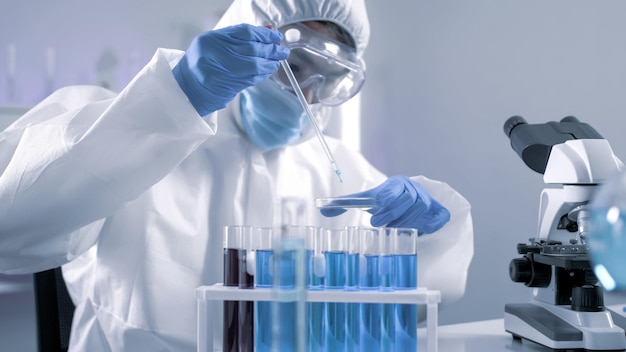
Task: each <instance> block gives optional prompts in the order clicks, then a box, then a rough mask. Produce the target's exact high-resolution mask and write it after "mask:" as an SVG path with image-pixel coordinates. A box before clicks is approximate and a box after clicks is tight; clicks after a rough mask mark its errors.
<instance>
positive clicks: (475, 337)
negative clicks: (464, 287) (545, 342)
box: [418, 304, 626, 352]
mask: <svg viewBox="0 0 626 352" xmlns="http://www.w3.org/2000/svg"><path fill="white" fill-rule="evenodd" d="M624 306H625V305H624V304H620V305H610V306H608V308H610V309H611V310H613V311H614V312H617V313H618V314H620V315H621V316H623V317H626V313H624V311H623V307H624ZM437 333H438V347H439V352H485V351H489V352H491V351H498V352H500V351H516V352H520V351H524V352H530V351H532V352H554V351H555V350H553V349H550V348H547V347H544V346H541V345H539V344H536V343H533V342H531V341H528V340H520V339H514V338H513V337H512V336H511V334H510V333H508V332H506V331H505V330H504V319H493V320H483V321H476V322H469V323H461V324H451V325H440V326H439V327H438V329H437ZM425 334H426V330H425V329H421V328H420V329H419V330H418V350H420V351H426V345H423V343H424V341H423V340H424V339H423V338H422V335H424V336H425Z"/></svg>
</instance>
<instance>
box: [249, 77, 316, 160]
mask: <svg viewBox="0 0 626 352" xmlns="http://www.w3.org/2000/svg"><path fill="white" fill-rule="evenodd" d="M310 108H311V111H312V112H313V114H314V116H315V117H316V118H317V119H318V124H320V127H321V126H324V125H325V122H326V121H323V122H322V121H320V120H326V119H320V116H321V115H327V114H323V113H322V112H323V111H326V109H323V108H322V105H321V104H313V105H310ZM240 109H241V120H242V125H243V127H244V129H245V131H246V134H247V135H248V138H250V140H251V141H252V142H253V143H254V144H256V145H257V146H259V147H261V148H263V149H274V148H278V147H282V146H285V145H288V144H293V143H296V142H299V141H302V140H306V139H308V138H310V137H311V136H313V135H314V132H315V131H313V129H314V127H313V126H311V124H310V123H309V120H308V117H307V115H306V113H305V112H304V109H303V108H302V106H301V105H300V102H299V101H298V98H297V97H296V96H295V95H294V94H293V93H291V92H289V91H286V90H284V89H282V88H280V87H279V86H278V85H277V84H276V83H275V82H273V81H271V80H265V81H263V82H260V83H258V84H256V85H254V86H252V87H249V88H246V89H244V90H243V91H242V92H241V99H240Z"/></svg>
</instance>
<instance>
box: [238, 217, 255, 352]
mask: <svg viewBox="0 0 626 352" xmlns="http://www.w3.org/2000/svg"><path fill="white" fill-rule="evenodd" d="M252 241H253V237H252V228H251V227H247V228H243V229H242V233H241V248H240V249H239V288H240V289H252V288H254V271H255V264H256V261H255V251H254V247H253V243H252ZM238 324H239V335H238V336H237V337H238V341H239V352H253V351H254V301H239V320H238Z"/></svg>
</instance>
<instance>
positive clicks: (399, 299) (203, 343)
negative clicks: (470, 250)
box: [195, 283, 441, 352]
mask: <svg viewBox="0 0 626 352" xmlns="http://www.w3.org/2000/svg"><path fill="white" fill-rule="evenodd" d="M195 295H196V300H197V303H198V304H197V307H198V324H197V328H198V331H197V351H198V352H212V351H213V325H212V324H213V321H214V319H211V318H209V317H213V316H214V315H213V310H214V306H215V303H217V302H216V301H277V300H278V299H277V297H276V291H275V290H273V289H272V288H254V289H240V288H238V287H229V286H224V285H223V284H221V283H218V284H214V285H209V286H200V287H198V288H196V291H195ZM306 301H307V302H333V303H334V302H337V303H340V302H345V303H389V304H419V305H426V350H427V352H437V348H438V346H437V325H438V316H437V314H438V313H437V310H438V305H439V303H440V302H441V293H440V292H439V291H436V290H428V289H426V288H424V287H418V288H416V289H412V290H397V291H374V290H372V291H365V290H362V291H338V290H333V291H323V290H322V291H316V290H306ZM218 320H219V321H221V319H218Z"/></svg>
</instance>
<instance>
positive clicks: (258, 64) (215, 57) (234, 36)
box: [172, 24, 289, 116]
mask: <svg viewBox="0 0 626 352" xmlns="http://www.w3.org/2000/svg"><path fill="white" fill-rule="evenodd" d="M282 39H283V36H282V34H281V33H280V32H279V31H277V30H275V29H269V28H266V27H260V26H259V27H257V26H252V25H249V24H239V25H236V26H230V27H225V28H221V29H216V30H212V31H208V32H204V33H202V34H200V35H198V36H197V37H196V38H195V39H194V40H193V41H192V42H191V45H190V46H189V48H188V49H187V51H186V52H185V55H184V56H183V57H182V59H181V60H180V62H179V63H178V64H177V65H176V66H175V67H174V68H173V69H172V72H173V73H174V77H175V78H176V81H177V82H178V85H179V86H180V87H181V89H182V90H183V92H185V94H186V95H187V97H188V98H189V101H190V102H191V104H192V105H193V107H194V108H195V109H196V111H198V113H199V114H200V115H201V116H204V115H208V114H210V113H212V112H214V111H216V110H219V109H222V108H224V107H225V106H226V104H228V103H229V102H230V101H231V100H232V99H233V98H234V97H235V96H236V95H237V93H239V92H240V91H241V90H242V89H244V88H247V87H249V86H252V85H254V84H256V83H258V82H260V81H263V80H264V79H267V78H269V76H270V75H271V74H272V73H274V72H275V71H276V70H277V69H278V68H279V67H280V63H279V60H285V59H287V57H288V56H289V49H288V48H286V47H284V46H281V45H280V42H281V40H282Z"/></svg>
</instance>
